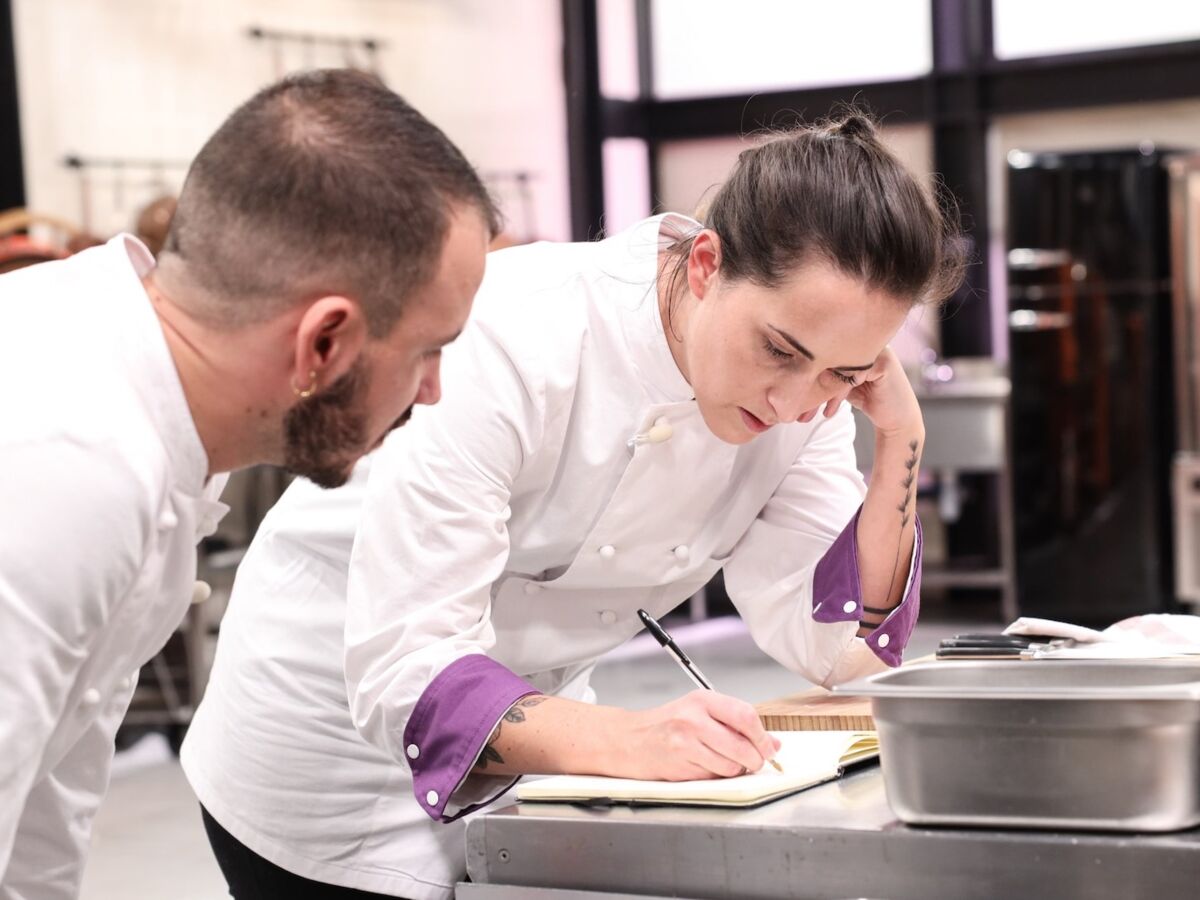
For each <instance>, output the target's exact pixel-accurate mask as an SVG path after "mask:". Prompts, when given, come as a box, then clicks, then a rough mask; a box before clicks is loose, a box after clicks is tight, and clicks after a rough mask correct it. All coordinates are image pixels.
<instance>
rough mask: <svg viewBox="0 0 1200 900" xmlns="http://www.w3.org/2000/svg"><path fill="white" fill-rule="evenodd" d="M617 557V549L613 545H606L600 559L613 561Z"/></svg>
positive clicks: (602, 549)
mask: <svg viewBox="0 0 1200 900" xmlns="http://www.w3.org/2000/svg"><path fill="white" fill-rule="evenodd" d="M616 555H617V548H616V547H614V546H613V545H612V544H605V545H604V546H603V547H601V548H600V558H601V559H612V558H613V557H614V556H616Z"/></svg>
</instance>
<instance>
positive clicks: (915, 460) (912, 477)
mask: <svg viewBox="0 0 1200 900" xmlns="http://www.w3.org/2000/svg"><path fill="white" fill-rule="evenodd" d="M920 448H921V444H920V442H919V441H915V440H913V441H909V442H908V451H909V453H908V459H906V460H905V461H904V468H905V470H906V471H905V473H904V478H903V479H902V480H901V482H900V486H901V487H902V488H904V500H903V501H901V503H900V505H899V506H897V507H896V511H897V512H899V513H900V540H899V542H898V543H897V545H896V562H895V564H894V565H893V566H892V578H891V581H889V582H888V592H887V597H888V599H889V600H890V599H891V597H892V592H893V591H895V589H896V579H897V578H898V577H899V575H900V549H901V548H902V547H903V546H904V530H905V529H906V528H908V523H909V522H911V521H912V518H913V515H914V512H913V506H914V502H913V497H915V496H916V493H917V488H916V480H917V465H918V464H919V463H920V461H921V454H920Z"/></svg>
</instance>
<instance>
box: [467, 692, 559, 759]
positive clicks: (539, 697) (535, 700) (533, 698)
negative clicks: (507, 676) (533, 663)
mask: <svg viewBox="0 0 1200 900" xmlns="http://www.w3.org/2000/svg"><path fill="white" fill-rule="evenodd" d="M548 699H549V698H548V697H547V696H546V695H545V694H532V695H530V696H528V697H522V698H521V699H520V700H518V701H517V702H516V703H514V704H513V705H512V706H510V707H509V708H508V709H507V710H506V711H505V713H504V715H503V716H502V717H501V718H500V721H499V722H497V723H496V727H495V728H493V729H492V733H491V736H490V737H489V738H488V739H487V743H486V744H484V746H483V752H482V753H480V754H479V760H478V761H477V762H476V763H475V769H476V770H479V771H482V770H484V769H486V768H487V767H488V763H503V762H504V757H503V756H501V755H500V751H499V750H497V749H496V741H498V740H499V739H500V729H501V728H502V727H503V726H504V723H505V722H508V723H509V724H512V725H519V724H521V723H522V722H524V721H525V712H524V711H525V710H527V709H532V708H533V707H535V706H537V705H538V704H540V703H544V702H545V701H546V700H548Z"/></svg>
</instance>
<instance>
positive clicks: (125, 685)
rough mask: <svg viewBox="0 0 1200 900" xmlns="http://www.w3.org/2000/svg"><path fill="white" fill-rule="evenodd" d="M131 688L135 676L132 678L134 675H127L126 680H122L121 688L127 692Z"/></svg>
mask: <svg viewBox="0 0 1200 900" xmlns="http://www.w3.org/2000/svg"><path fill="white" fill-rule="evenodd" d="M131 687H133V676H132V675H126V676H125V677H124V678H122V679H121V684H120V688H121V690H123V691H127V690H129V689H130V688H131Z"/></svg>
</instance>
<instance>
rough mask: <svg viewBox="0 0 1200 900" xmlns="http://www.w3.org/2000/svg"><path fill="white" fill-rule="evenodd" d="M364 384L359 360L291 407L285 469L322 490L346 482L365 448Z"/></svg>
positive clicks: (286, 424) (286, 418)
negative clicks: (340, 374)
mask: <svg viewBox="0 0 1200 900" xmlns="http://www.w3.org/2000/svg"><path fill="white" fill-rule="evenodd" d="M366 388H367V379H366V369H365V367H364V366H363V362H362V360H361V359H360V360H359V361H358V362H356V363H355V364H354V365H353V366H352V367H351V368H350V371H348V372H347V373H346V374H345V375H343V376H342V377H341V378H339V379H338V380H337V381H335V382H334V383H333V384H331V385H330V386H329V387H328V388H327V389H325V390H323V391H321V393H319V394H316V395H314V396H312V397H305V398H304V399H303V400H301V401H300V402H299V403H297V404H296V405H295V406H293V407H292V408H291V409H289V410H288V411H287V414H286V415H285V416H284V418H283V434H284V449H283V467H284V468H285V469H287V470H288V471H289V472H292V473H293V474H296V475H299V476H301V477H303V478H307V479H308V480H309V481H312V482H313V483H315V484H318V485H320V486H321V487H323V488H336V487H341V486H342V485H343V484H345V483H346V482H347V481H348V480H349V478H350V473H351V471H353V468H354V463H355V462H356V461H357V460H358V457H359V455H360V454H361V453H362V452H363V451H364V450H365V449H366V444H367V416H366V413H365V412H364V411H363V409H362V399H363V395H364V394H365V393H366Z"/></svg>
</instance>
